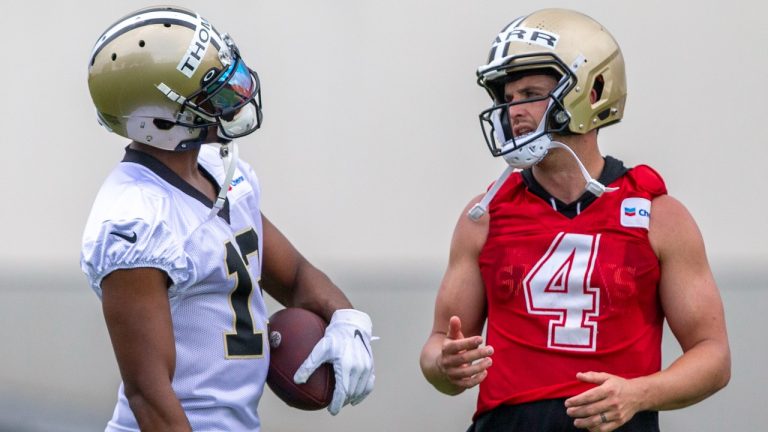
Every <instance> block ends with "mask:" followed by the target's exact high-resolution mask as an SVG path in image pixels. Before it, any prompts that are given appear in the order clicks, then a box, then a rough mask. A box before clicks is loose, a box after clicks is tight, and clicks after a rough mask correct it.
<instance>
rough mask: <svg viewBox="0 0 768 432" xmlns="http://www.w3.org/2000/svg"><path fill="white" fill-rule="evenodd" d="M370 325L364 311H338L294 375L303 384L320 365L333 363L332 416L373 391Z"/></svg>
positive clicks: (329, 409)
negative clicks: (334, 383)
mask: <svg viewBox="0 0 768 432" xmlns="http://www.w3.org/2000/svg"><path fill="white" fill-rule="evenodd" d="M371 327H372V323H371V318H370V317H369V316H368V315H367V314H366V313H365V312H360V311H358V310H355V309H339V310H337V311H336V312H334V313H333V316H332V317H331V322H330V324H328V327H327V328H326V329H325V336H323V338H322V339H320V341H319V342H318V343H317V344H316V345H315V348H314V349H313V350H312V352H311V353H310V354H309V357H307V359H306V360H304V363H302V365H301V366H300V367H299V369H298V370H297V371H296V374H295V375H294V376H293V381H294V382H295V383H296V384H303V383H305V382H307V379H309V376H310V375H312V372H314V371H315V369H317V368H318V367H319V366H320V365H321V364H323V363H332V364H333V373H334V376H335V377H336V387H335V388H334V390H333V399H332V400H331V404H330V405H329V406H328V411H329V412H330V413H331V414H333V415H336V414H338V413H339V411H341V408H342V407H343V406H344V405H346V404H348V403H351V404H352V405H357V404H358V403H360V402H362V400H363V399H365V397H366V396H368V393H370V392H371V391H372V390H373V382H374V380H375V376H374V374H373V351H372V350H371Z"/></svg>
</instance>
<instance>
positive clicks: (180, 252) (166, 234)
mask: <svg viewBox="0 0 768 432" xmlns="http://www.w3.org/2000/svg"><path fill="white" fill-rule="evenodd" d="M124 192H125V191H124ZM132 192H133V193H131V192H128V193H122V194H121V195H120V199H119V202H118V201H113V202H109V201H107V202H101V203H99V201H98V200H97V205H98V204H101V205H102V207H105V208H106V209H102V210H103V211H99V210H100V209H97V208H95V209H94V210H95V211H94V214H92V215H91V219H90V220H89V222H88V224H87V226H86V230H85V233H84V234H83V248H82V251H81V259H80V264H81V268H82V270H83V272H84V273H85V274H86V276H87V277H88V281H89V283H90V285H91V288H92V289H93V290H94V291H95V292H96V294H97V295H98V296H99V298H101V281H102V280H103V279H104V277H106V276H107V275H108V274H110V273H111V272H113V271H115V270H118V269H132V268H140V267H153V268H157V269H159V270H162V271H163V272H165V273H166V274H167V275H168V276H169V277H170V278H171V280H172V282H173V286H172V287H171V288H170V289H169V294H170V295H173V294H174V292H173V291H174V290H175V288H176V287H178V286H179V285H182V284H183V283H184V282H185V281H187V280H188V279H189V277H190V274H189V269H188V267H189V266H188V260H187V258H186V254H185V253H184V249H183V246H182V245H181V244H180V240H179V239H178V238H177V236H176V235H175V234H174V232H173V230H172V229H171V228H170V227H169V226H168V224H167V222H166V221H165V218H164V217H163V214H164V209H163V207H165V206H166V205H165V204H164V203H163V202H161V201H159V200H157V199H152V197H148V196H146V195H142V194H141V193H138V191H132Z"/></svg>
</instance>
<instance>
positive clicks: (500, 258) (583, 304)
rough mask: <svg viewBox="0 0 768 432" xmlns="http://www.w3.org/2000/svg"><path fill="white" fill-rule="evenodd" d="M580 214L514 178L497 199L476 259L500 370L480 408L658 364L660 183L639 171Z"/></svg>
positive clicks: (569, 392)
mask: <svg viewBox="0 0 768 432" xmlns="http://www.w3.org/2000/svg"><path fill="white" fill-rule="evenodd" d="M610 186H612V187H617V188H618V190H616V191H614V192H606V193H604V194H603V195H602V196H601V197H599V198H597V200H595V201H594V202H592V203H591V204H590V205H589V206H588V207H586V208H585V209H583V210H582V211H581V213H580V214H578V215H576V216H575V217H574V218H572V219H571V218H568V217H566V216H564V215H563V214H561V213H559V212H557V211H555V210H554V209H553V208H552V206H551V205H550V203H548V202H547V201H545V200H544V199H542V198H541V197H539V196H537V195H535V194H533V193H532V192H530V191H529V190H528V188H527V187H526V185H525V183H524V182H523V179H522V176H521V175H520V174H519V173H516V174H514V175H512V176H511V177H510V178H509V179H508V180H507V181H506V183H505V184H504V185H503V186H502V188H501V190H500V191H499V193H498V194H497V195H496V197H495V198H494V200H493V201H492V202H491V204H490V208H489V214H490V226H489V230H488V238H487V241H486V243H485V246H484V247H483V249H482V251H481V253H480V258H479V265H480V270H481V273H482V277H483V282H484V284H485V293H486V299H487V307H488V325H487V343H488V345H491V346H493V348H494V354H493V366H492V367H490V368H489V369H488V377H487V378H486V379H485V380H484V381H483V382H482V383H481V384H480V393H479V398H478V406H477V413H476V415H478V414H480V413H483V412H485V411H488V410H490V409H493V408H494V407H496V406H498V405H500V404H518V403H523V402H530V401H536V400H542V399H552V398H560V397H569V396H573V395H576V394H578V393H581V392H583V391H585V390H588V389H589V388H591V387H593V385H591V384H585V383H581V382H579V381H578V380H577V379H576V373H577V372H587V371H597V372H608V373H611V374H615V375H619V376H622V377H625V378H631V377H637V376H643V375H648V374H652V373H654V372H657V371H658V370H659V369H660V367H661V334H662V324H663V321H664V316H663V313H662V310H661V306H660V303H659V298H658V283H659V276H660V271H659V262H658V258H657V257H656V255H655V253H654V251H653V249H652V248H651V245H650V243H649V241H648V226H649V220H650V212H651V201H652V200H653V199H654V198H655V197H657V196H659V195H662V194H665V193H666V187H665V185H664V181H663V180H662V178H661V177H660V176H659V175H658V174H657V173H656V172H655V171H654V170H653V169H651V168H650V167H647V166H638V167H635V168H633V169H630V170H629V171H627V173H626V174H624V175H623V176H622V177H620V178H618V179H617V180H615V181H614V182H612V183H611V184H610Z"/></svg>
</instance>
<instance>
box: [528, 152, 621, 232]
mask: <svg viewBox="0 0 768 432" xmlns="http://www.w3.org/2000/svg"><path fill="white" fill-rule="evenodd" d="M603 160H605V166H604V167H603V172H602V173H600V177H598V179H597V181H599V182H600V183H601V184H603V185H605V186H607V185H609V184H611V183H613V182H614V181H616V180H617V179H619V178H620V177H621V176H623V175H624V174H626V172H627V171H628V170H627V167H625V166H624V162H622V161H620V160H618V159H616V158H614V157H611V156H605V157H603ZM522 176H523V182H524V183H525V185H526V186H527V187H528V190H529V191H531V193H533V194H534V195H536V196H538V197H539V198H541V199H543V200H544V201H546V202H547V204H548V205H550V206H552V207H554V208H555V209H556V210H557V211H558V212H559V213H561V214H562V215H563V216H565V217H567V218H570V219H573V218H575V217H576V216H577V215H578V214H579V213H580V212H582V211H584V209H586V208H587V207H588V206H589V205H590V204H592V203H593V202H594V201H595V200H596V199H597V196H595V195H594V194H593V193H592V192H588V191H585V192H584V193H583V194H582V195H581V196H580V197H579V198H578V199H577V200H576V201H574V202H572V203H564V202H562V201H560V200H559V199H557V198H555V197H553V196H552V194H550V193H549V192H547V190H546V189H544V188H543V187H542V186H541V184H539V182H538V181H536V178H535V177H533V170H532V169H531V168H528V169H525V170H523V172H522Z"/></svg>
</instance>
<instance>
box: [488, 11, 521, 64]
mask: <svg viewBox="0 0 768 432" xmlns="http://www.w3.org/2000/svg"><path fill="white" fill-rule="evenodd" d="M526 18H528V15H523V16H521V17H517V18H515V20H514V21H512V22H511V23H509V24H507V26H506V27H504V28H503V29H501V31H500V32H499V35H501V34H503V33H505V32H506V31H507V30H509V29H510V28H514V27H517V26H519V25H520V23H521V22H523V21H524V20H525V19H526ZM499 35H497V36H496V40H495V41H494V44H493V46H492V47H491V52H490V53H489V54H488V63H490V62H492V61H493V60H494V58H495V57H496V50H497V49H498V47H499V46H498V45H497V44H498V43H501V38H499ZM507 51H509V42H507V43H506V44H504V51H503V52H502V53H503V54H502V57H503V56H505V55H507Z"/></svg>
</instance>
